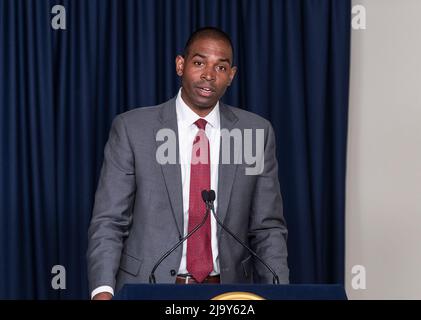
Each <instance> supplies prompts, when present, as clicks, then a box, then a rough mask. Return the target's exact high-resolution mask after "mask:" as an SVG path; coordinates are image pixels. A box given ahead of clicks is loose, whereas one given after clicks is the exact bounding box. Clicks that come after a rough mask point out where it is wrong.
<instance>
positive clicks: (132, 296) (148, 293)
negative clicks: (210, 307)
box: [114, 284, 347, 300]
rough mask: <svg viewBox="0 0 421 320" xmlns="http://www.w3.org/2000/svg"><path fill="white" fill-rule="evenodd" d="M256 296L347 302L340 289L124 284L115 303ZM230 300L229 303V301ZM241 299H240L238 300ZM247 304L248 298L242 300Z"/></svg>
mask: <svg viewBox="0 0 421 320" xmlns="http://www.w3.org/2000/svg"><path fill="white" fill-rule="evenodd" d="M244 293H248V294H252V295H257V296H259V297H261V298H263V299H265V300H346V299H347V297H346V293H345V290H344V288H343V286H341V285H336V284H332V285H330V284H329V285H324V284H323V285H319V284H316V285H304V284H293V285H263V284H262V285H260V284H252V285H250V284H219V285H215V284H191V285H180V284H126V285H125V286H124V287H123V288H122V289H121V290H120V291H119V292H118V293H117V295H116V296H115V297H114V299H116V300H211V299H213V298H215V297H217V296H221V295H223V294H225V296H226V297H228V300H237V299H236V298H232V297H235V296H237V297H244V296H247V294H244ZM229 297H231V299H230V298H229ZM240 299H241V298H240ZM242 299H243V300H247V299H248V298H242Z"/></svg>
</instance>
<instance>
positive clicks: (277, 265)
mask: <svg viewBox="0 0 421 320" xmlns="http://www.w3.org/2000/svg"><path fill="white" fill-rule="evenodd" d="M265 131H266V132H267V134H266V138H265V149H264V160H263V161H264V162H263V163H264V167H263V171H262V173H261V174H260V175H259V176H258V178H257V182H256V187H255V192H254V194H253V202H252V212H251V217H250V228H249V241H250V245H251V247H252V248H253V249H254V250H255V251H256V252H257V254H258V255H259V256H260V257H261V258H262V259H263V260H264V261H265V262H266V263H267V264H268V265H269V266H271V268H272V269H273V270H274V271H275V272H276V273H277V274H278V276H279V280H280V283H282V284H286V283H289V269H288V264H287V255H288V254H287V245H286V241H287V233H288V232H287V226H286V222H285V219H284V216H283V203H282V196H281V192H280V186H279V179H278V162H277V159H276V142H275V134H274V132H273V128H272V126H271V125H270V124H268V128H267V130H265ZM254 270H255V274H254V277H255V279H254V281H255V282H257V283H272V280H273V276H272V274H271V273H270V272H269V271H268V270H267V269H266V267H265V266H264V265H262V264H261V263H260V262H259V261H257V260H255V261H254Z"/></svg>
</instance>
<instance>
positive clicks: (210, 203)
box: [202, 190, 279, 284]
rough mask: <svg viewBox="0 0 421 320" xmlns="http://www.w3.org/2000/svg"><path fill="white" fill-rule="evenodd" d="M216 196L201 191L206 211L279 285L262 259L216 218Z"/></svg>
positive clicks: (213, 193)
mask: <svg viewBox="0 0 421 320" xmlns="http://www.w3.org/2000/svg"><path fill="white" fill-rule="evenodd" d="M215 198H216V194H215V191H213V190H209V191H205V190H204V191H202V199H203V201H204V202H205V203H206V207H207V209H208V210H206V212H208V211H209V210H210V211H212V214H213V216H214V217H215V220H216V222H217V223H218V224H219V225H220V226H221V228H222V229H224V230H225V231H226V232H228V233H229V234H230V235H231V236H232V237H233V238H234V239H235V240H237V242H238V243H239V244H241V245H242V246H243V247H244V248H246V249H247V250H248V252H250V253H251V255H252V256H253V257H254V258H256V259H257V260H259V261H260V262H261V263H262V264H263V265H264V266H265V267H266V268H267V269H268V270H269V271H270V272H271V273H272V275H273V284H279V277H278V275H277V274H276V272H275V271H274V270H273V269H272V268H271V267H270V266H269V265H268V264H267V263H266V262H265V261H263V259H262V258H260V257H259V256H258V255H257V253H256V252H254V251H253V250H252V249H251V248H249V247H248V246H247V245H246V244H245V243H243V242H242V241H241V240H240V239H239V238H238V237H237V236H236V235H235V234H234V233H233V232H232V231H231V230H230V229H229V228H228V227H226V226H224V224H223V223H222V222H221V220H219V218H218V216H217V215H216V214H215V207H214V205H213V202H214V201H215Z"/></svg>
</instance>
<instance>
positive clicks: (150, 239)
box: [87, 27, 289, 299]
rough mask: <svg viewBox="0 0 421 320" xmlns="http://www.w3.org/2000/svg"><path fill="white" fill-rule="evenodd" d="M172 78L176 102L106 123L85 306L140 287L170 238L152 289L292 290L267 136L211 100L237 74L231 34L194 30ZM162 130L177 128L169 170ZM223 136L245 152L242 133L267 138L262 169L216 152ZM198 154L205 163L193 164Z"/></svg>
mask: <svg viewBox="0 0 421 320" xmlns="http://www.w3.org/2000/svg"><path fill="white" fill-rule="evenodd" d="M176 72H177V74H178V76H180V77H181V83H182V85H181V89H180V90H179V92H178V95H177V96H176V97H175V98H173V99H171V100H169V101H167V102H165V103H163V104H161V105H158V106H154V107H149V108H137V109H134V110H131V111H128V112H126V113H123V114H121V115H118V116H117V117H116V118H115V119H114V121H113V124H112V127H111V130H110V136H109V140H108V142H107V144H106V146H105V151H104V163H103V166H102V170H101V175H100V179H99V182H98V188H97V192H96V196H95V205H94V209H93V215H92V220H91V224H90V227H89V233H88V241H89V243H88V251H87V261H88V277H89V287H90V290H91V292H90V293H91V297H92V298H93V299H111V298H112V296H113V294H114V292H116V291H118V290H119V289H121V287H122V286H123V285H124V284H125V283H147V282H148V281H149V279H150V275H151V272H152V270H153V269H154V267H156V266H157V262H158V261H159V260H160V259H161V258H162V257H163V255H164V254H165V253H166V252H169V250H170V249H171V248H172V247H174V245H175V244H177V243H178V242H179V244H180V245H179V246H178V247H177V248H176V249H175V250H174V251H172V252H171V253H170V254H169V255H168V256H166V257H165V259H164V260H163V261H162V263H161V264H160V265H159V266H158V267H157V268H156V272H155V277H156V282H157V283H177V284H194V283H209V284H211V283H253V282H254V283H272V281H273V279H274V275H275V274H276V277H277V278H278V277H279V282H280V283H288V278H289V270H288V265H287V246H286V238H287V228H286V224H285V221H284V217H283V212H282V210H283V209H282V198H281V193H280V187H279V181H278V167H277V160H276V152H275V136H274V132H273V129H272V127H271V125H270V123H269V122H268V121H267V120H264V119H263V118H261V117H259V116H257V115H255V114H252V113H250V112H247V111H244V110H241V109H237V108H234V107H230V106H227V105H224V104H223V103H222V102H220V101H219V100H220V98H221V97H222V96H223V95H224V93H225V91H226V89H227V87H228V86H230V84H231V82H232V80H233V78H234V76H235V73H236V67H233V47H232V43H231V40H230V38H229V36H228V35H227V34H226V33H224V32H223V31H221V30H219V29H216V28H211V27H207V28H202V29H199V30H197V31H196V32H194V33H193V34H192V35H191V36H190V38H189V40H188V41H187V44H186V46H185V49H184V54H183V55H182V56H181V55H179V56H177V57H176ZM162 130H167V131H164V132H174V137H175V138H176V140H175V145H176V146H175V148H174V150H176V160H178V161H176V163H171V162H169V163H164V164H162V163H160V161H159V159H158V158H159V157H158V151H159V150H160V147H162V144H163V143H165V141H164V142H163V140H162V139H160V138H159V137H160V132H161V133H162V132H163V131H162ZM223 130H226V131H225V132H231V133H232V132H235V130H237V131H236V132H237V133H238V132H240V133H241V134H242V135H243V136H244V137H242V139H241V140H240V142H242V140H243V139H244V148H243V149H241V148H240V149H238V150H243V151H244V152H246V149H247V148H246V144H247V143H249V141H246V137H249V136H247V135H246V134H244V132H245V130H251V131H252V132H256V130H261V132H263V135H262V141H261V148H262V149H261V154H260V155H257V156H261V157H260V159H263V160H262V162H263V163H262V166H261V170H258V172H257V173H254V174H250V172H249V173H247V169H250V167H249V166H248V163H244V161H235V160H234V159H232V157H230V155H229V156H228V157H225V155H223V154H222V153H223V151H224V150H225V149H226V148H224V146H226V144H224V142H223V139H222V134H221V132H222V131H223ZM257 137H258V135H256V138H255V139H254V140H253V141H255V142H253V143H254V144H255V145H253V150H256V151H255V152H256V153H257V152H258V150H259V148H258V146H257V144H259V139H258V138H257ZM234 140H235V139H234ZM237 141H238V139H237ZM169 142H171V141H170V140H168V141H166V143H169ZM228 145H229V144H228ZM198 146H199V149H197V147H198ZM198 150H199V151H198ZM169 153H170V152H169ZM198 154H199V158H200V159H202V160H203V159H205V161H196V160H197V159H196V158H195V156H197V155H198ZM227 158H229V159H230V162H229V163H226V162H224V161H222V162H221V159H225V160H226V159H227ZM257 158H259V157H257ZM237 160H238V159H237ZM203 190H214V191H215V194H216V200H215V202H214V207H215V211H216V215H217V218H218V220H219V221H217V220H216V219H215V216H214V215H212V214H208V215H207V216H206V215H205V213H206V212H207V209H206V205H205V203H204V201H203V199H202V196H201V193H202V191H203ZM201 223H202V225H201V226H200V228H198V229H197V230H196V231H195V232H194V233H192V234H190V235H189V236H188V238H187V239H184V240H183V238H186V235H187V234H189V233H190V232H192V231H193V230H194V229H195V227H197V226H198V225H199V224H201ZM226 230H228V231H230V232H227V231H226ZM233 235H234V236H233ZM235 237H236V238H238V240H239V241H237V240H236V239H235ZM240 242H242V243H243V244H241V243H240ZM246 246H248V247H250V250H249V249H247V248H246ZM251 252H254V253H255V255H253V254H252V253H251ZM256 258H258V259H256ZM259 260H260V261H259ZM262 261H263V262H264V263H262ZM265 264H267V266H265Z"/></svg>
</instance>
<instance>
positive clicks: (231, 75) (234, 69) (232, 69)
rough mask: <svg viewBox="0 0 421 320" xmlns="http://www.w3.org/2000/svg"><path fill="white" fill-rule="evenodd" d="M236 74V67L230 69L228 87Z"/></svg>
mask: <svg viewBox="0 0 421 320" xmlns="http://www.w3.org/2000/svg"><path fill="white" fill-rule="evenodd" d="M236 72H237V67H232V68H231V71H230V76H229V77H230V81H229V82H228V86H230V85H231V82H232V80H234V77H235V73H236Z"/></svg>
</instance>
